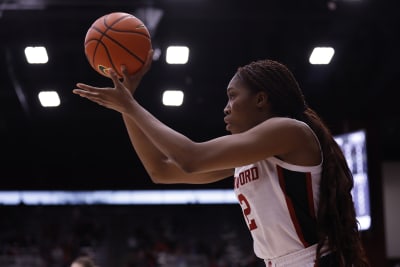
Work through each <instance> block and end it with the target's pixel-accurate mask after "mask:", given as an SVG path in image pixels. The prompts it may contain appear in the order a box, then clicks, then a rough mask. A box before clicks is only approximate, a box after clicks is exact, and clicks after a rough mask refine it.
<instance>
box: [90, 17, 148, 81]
mask: <svg viewBox="0 0 400 267" xmlns="http://www.w3.org/2000/svg"><path fill="white" fill-rule="evenodd" d="M150 49H151V36H150V33H149V31H148V29H147V27H146V26H145V25H144V23H143V22H142V21H141V20H140V19H138V18H137V17H135V16H133V15H131V14H129V13H124V12H114V13H110V14H106V15H104V16H102V17H100V18H98V19H97V20H96V21H95V22H94V23H93V24H92V25H91V26H90V28H89V30H88V31H87V33H86V37H85V55H86V58H87V60H88V61H89V63H90V65H91V66H92V68H93V69H95V70H96V71H97V72H98V73H100V74H101V75H103V76H105V77H109V72H108V71H109V69H110V68H112V69H114V70H115V72H116V73H117V75H118V77H119V78H122V76H123V75H122V72H121V65H125V66H126V67H127V69H128V72H129V73H130V74H134V73H135V72H137V71H139V70H140V68H141V67H142V66H143V65H144V63H145V61H146V58H147V54H148V52H149V50H150Z"/></svg>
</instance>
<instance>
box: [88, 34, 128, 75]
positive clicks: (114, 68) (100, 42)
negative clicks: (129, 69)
mask: <svg viewBox="0 0 400 267" xmlns="http://www.w3.org/2000/svg"><path fill="white" fill-rule="evenodd" d="M99 44H102V46H103V48H104V50H105V51H106V54H107V57H108V61H110V63H111V66H112V69H113V70H114V71H115V72H116V73H117V74H118V76H122V75H121V74H120V72H119V70H118V69H117V68H116V67H115V64H114V61H113V60H112V57H111V54H110V52H109V51H108V48H107V46H106V45H105V44H104V43H103V42H102V41H100V40H99V41H98V45H99ZM93 64H94V61H93ZM96 69H97V66H96Z"/></svg>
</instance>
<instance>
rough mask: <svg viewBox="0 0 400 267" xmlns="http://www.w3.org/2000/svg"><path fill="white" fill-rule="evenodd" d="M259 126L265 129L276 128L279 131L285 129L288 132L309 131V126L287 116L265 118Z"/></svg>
mask: <svg viewBox="0 0 400 267" xmlns="http://www.w3.org/2000/svg"><path fill="white" fill-rule="evenodd" d="M259 126H260V128H264V129H265V130H269V129H276V130H278V131H280V132H281V133H282V131H287V132H289V133H290V132H295V133H301V132H305V133H306V132H308V133H310V132H311V128H310V127H309V126H308V125H307V124H306V123H305V122H302V121H299V120H296V119H292V118H287V117H273V118H270V119H267V120H265V121H264V122H263V123H261V124H260V125H259Z"/></svg>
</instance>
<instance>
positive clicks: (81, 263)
mask: <svg viewBox="0 0 400 267" xmlns="http://www.w3.org/2000/svg"><path fill="white" fill-rule="evenodd" d="M70 267H97V265H95V263H94V261H93V260H92V259H91V258H90V257H89V256H79V257H78V258H76V259H75V260H74V261H73V262H72V263H71V266H70Z"/></svg>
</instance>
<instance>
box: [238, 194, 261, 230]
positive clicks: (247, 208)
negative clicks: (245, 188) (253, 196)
mask: <svg viewBox="0 0 400 267" xmlns="http://www.w3.org/2000/svg"><path fill="white" fill-rule="evenodd" d="M238 200H239V203H240V205H241V206H242V209H243V214H244V217H246V221H247V224H248V226H249V229H250V231H252V230H254V229H256V228H257V224H256V221H255V220H254V219H251V218H250V213H251V207H250V203H249V201H247V199H246V197H245V196H244V195H243V194H239V195H238Z"/></svg>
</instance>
